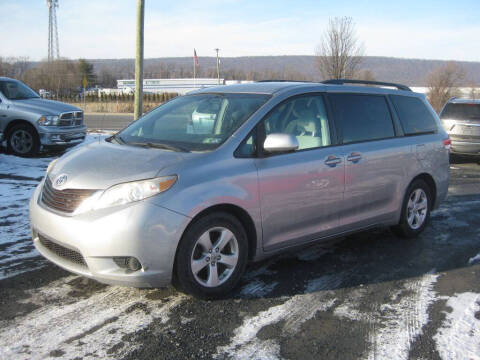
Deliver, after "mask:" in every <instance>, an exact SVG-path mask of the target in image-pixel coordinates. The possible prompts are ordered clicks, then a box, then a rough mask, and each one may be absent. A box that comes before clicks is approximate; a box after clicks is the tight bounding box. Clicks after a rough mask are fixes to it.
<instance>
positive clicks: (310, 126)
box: [264, 95, 330, 150]
mask: <svg viewBox="0 0 480 360" xmlns="http://www.w3.org/2000/svg"><path fill="white" fill-rule="evenodd" d="M264 125H265V133H266V135H269V134H274V133H282V134H292V135H295V136H296V138H297V140H298V145H299V147H298V150H303V149H312V148H318V147H322V146H328V145H330V129H329V125H328V118H327V111H326V109H325V104H324V102H323V98H322V96H321V95H312V96H300V97H294V98H292V99H290V100H287V101H285V102H283V103H282V104H280V105H278V106H277V107H276V108H275V109H274V110H273V111H272V112H271V113H270V114H268V115H267V117H266V118H265V119H264Z"/></svg>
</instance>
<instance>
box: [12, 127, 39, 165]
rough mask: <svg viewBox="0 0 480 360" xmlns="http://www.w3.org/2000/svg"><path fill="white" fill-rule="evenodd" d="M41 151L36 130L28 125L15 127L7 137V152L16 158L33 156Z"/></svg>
mask: <svg viewBox="0 0 480 360" xmlns="http://www.w3.org/2000/svg"><path fill="white" fill-rule="evenodd" d="M39 150H40V140H39V139H38V134H37V131H36V130H35V128H34V127H33V126H31V125H27V124H18V125H15V126H13V127H12V128H11V129H10V131H9V132H8V135H7V151H8V153H10V154H14V155H16V156H25V157H29V156H33V155H36V154H38V151H39Z"/></svg>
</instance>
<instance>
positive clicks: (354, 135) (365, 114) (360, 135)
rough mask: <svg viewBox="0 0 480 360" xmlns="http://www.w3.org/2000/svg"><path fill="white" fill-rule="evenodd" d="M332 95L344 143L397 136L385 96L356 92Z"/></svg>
mask: <svg viewBox="0 0 480 360" xmlns="http://www.w3.org/2000/svg"><path fill="white" fill-rule="evenodd" d="M330 96H331V99H332V101H333V104H334V108H335V113H336V115H337V120H338V127H339V130H340V132H341V134H342V136H343V143H344V144H348V143H352V142H357V141H366V140H375V139H385V138H390V137H393V136H395V131H394V130H393V123H392V117H391V115H390V110H389V109H388V105H387V101H386V99H385V97H383V96H375V95H356V94H333V95H330Z"/></svg>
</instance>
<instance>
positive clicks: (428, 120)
mask: <svg viewBox="0 0 480 360" xmlns="http://www.w3.org/2000/svg"><path fill="white" fill-rule="evenodd" d="M390 98H391V100H392V102H393V104H394V105H395V108H396V109H397V114H398V117H399V118H400V123H401V124H402V127H403V131H404V132H405V135H419V134H429V133H432V132H435V131H437V124H436V122H435V118H434V117H433V115H432V113H431V112H430V111H429V110H428V109H427V107H426V106H425V104H424V103H423V101H422V100H420V99H418V98H415V97H409V96H400V95H390Z"/></svg>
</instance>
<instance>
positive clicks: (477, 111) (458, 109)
mask: <svg viewBox="0 0 480 360" xmlns="http://www.w3.org/2000/svg"><path fill="white" fill-rule="evenodd" d="M440 118H441V119H452V120H480V104H455V103H449V104H447V105H446V106H445V109H443V111H442V113H441V114H440Z"/></svg>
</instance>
